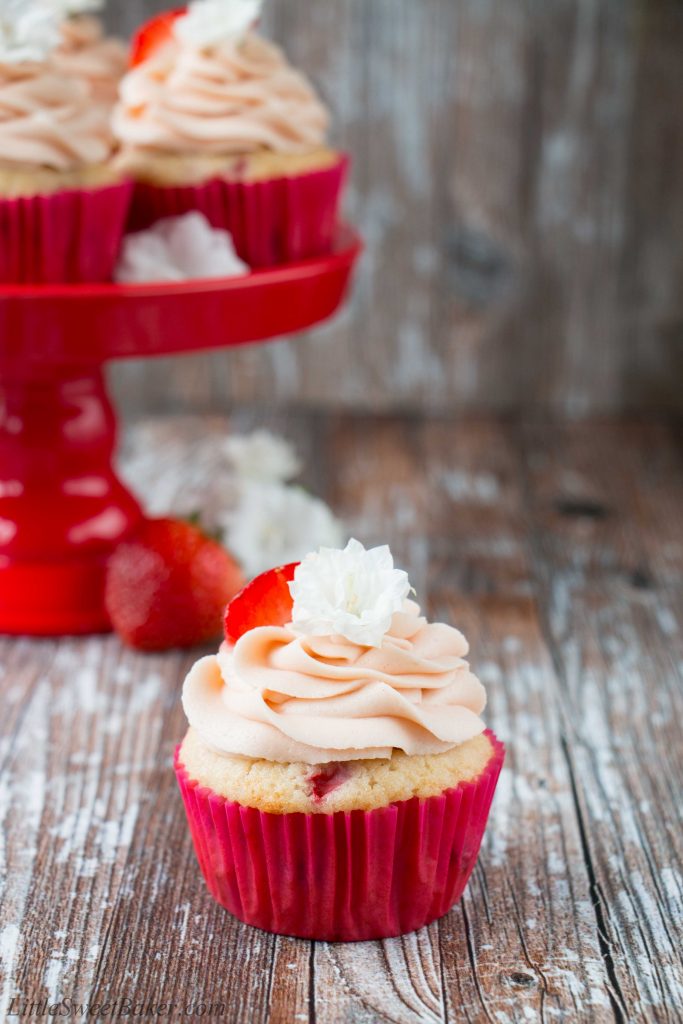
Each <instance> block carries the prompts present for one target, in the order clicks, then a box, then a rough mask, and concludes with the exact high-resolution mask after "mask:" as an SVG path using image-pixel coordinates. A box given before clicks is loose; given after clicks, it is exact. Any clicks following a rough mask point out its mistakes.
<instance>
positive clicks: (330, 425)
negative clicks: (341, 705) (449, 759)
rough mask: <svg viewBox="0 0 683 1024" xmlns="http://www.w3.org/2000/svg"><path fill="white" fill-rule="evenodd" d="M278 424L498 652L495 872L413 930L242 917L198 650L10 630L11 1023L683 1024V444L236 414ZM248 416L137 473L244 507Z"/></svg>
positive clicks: (320, 474)
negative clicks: (203, 832)
mask: <svg viewBox="0 0 683 1024" xmlns="http://www.w3.org/2000/svg"><path fill="white" fill-rule="evenodd" d="M264 421H265V422H266V424H267V425H270V426H271V427H274V428H275V429H278V430H281V431H282V432H284V433H287V434H288V435H289V436H290V437H291V438H292V439H293V440H295V442H296V443H297V444H298V445H299V447H300V448H301V449H302V452H303V454H304V456H305V458H306V460H307V471H306V475H305V483H306V484H307V485H309V486H310V487H311V488H313V489H315V490H316V491H317V492H318V493H320V494H321V495H322V496H324V497H325V498H326V499H327V500H329V501H330V502H331V503H332V504H333V506H334V507H335V508H336V510H337V511H338V512H339V513H340V514H341V515H342V516H343V517H344V518H345V519H346V520H347V522H348V523H349V525H350V527H351V529H352V531H353V533H355V534H356V535H357V536H359V537H360V538H361V539H362V540H364V541H365V542H380V541H388V542H389V543H390V544H391V545H392V548H393V549H394V552H395V554H396V555H397V556H398V559H399V561H400V562H401V563H402V564H403V565H405V567H406V568H408V569H409V570H410V574H411V577H412V580H413V583H414V585H415V586H416V588H417V590H418V594H419V595H421V596H422V598H423V599H424V604H425V605H426V607H427V608H428V611H429V614H430V615H431V616H438V617H440V618H443V619H444V620H446V621H451V622H454V623H456V624H457V625H458V626H460V627H461V628H462V629H463V630H464V631H465V632H466V634H467V635H468V636H469V638H470V640H471V645H472V655H471V658H472V662H473V665H474V668H475V669H476V670H477V671H478V673H479V674H480V676H481V678H482V680H483V681H484V682H485V684H486V685H487V687H488V692H489V708H488V712H487V721H488V722H489V724H490V725H491V726H492V727H493V729H494V730H495V731H496V732H497V733H498V735H499V736H500V737H501V738H502V739H503V740H504V741H505V743H506V744H507V746H508V759H507V764H506V768H505V770H504V773H503V776H502V778H501V782H500V786H499V789H498V793H497V796H496V799H495V802H494V806H493V811H492V816H491V821H490V826H489V830H488V833H487V837H486V840H485V843H484V847H483V849H482V854H481V858H480V861H479V864H478V866H477V868H476V870H475V872H474V875H473V877H472V880H471V882H470V885H469V887H468V889H467V891H466V893H465V896H464V898H463V900H462V902H461V904H460V905H459V906H457V907H456V908H455V909H454V910H453V911H452V912H451V913H450V914H449V915H448V916H447V917H445V918H443V919H442V920H441V921H439V922H438V923H436V924H433V925H431V926H430V927H429V928H427V929H425V930H424V931H422V932H420V933H417V934H413V935H408V936H406V937H404V938H401V939H395V940H391V941H387V942H381V943H379V942H378V943H365V944H360V945H350V946H344V945H326V944H322V943H321V944H318V943H312V942H304V941H298V940H294V939H283V938H275V937H273V936H270V935H266V934H264V933H261V932H258V931H255V930H251V929H249V928H247V927H245V926H243V925H241V924H239V923H238V922H237V921H235V920H233V919H232V918H231V917H230V916H229V915H228V914H227V913H226V912H225V911H223V910H222V909H221V908H220V907H218V906H216V905H215V904H214V903H213V902H212V901H211V899H210V897H209V895H208V893H207V892H206V890H205V888H204V885H203V882H202V881H201V878H200V876H199V871H198V868H197V865H196V863H195V859H194V854H193V851H192V847H191V844H190V839H189V834H188V831H187V828H186V825H185V821H184V815H183V809H182V806H181V802H180V798H179V795H178V793H177V791H176V784H175V780H174V777H173V773H172V770H171V758H172V753H173V748H174V745H175V744H176V743H177V741H178V740H179V739H180V737H181V736H182V734H183V729H184V724H185V723H184V718H183V714H182V711H181V708H180V704H179V699H178V698H179V692H180V687H181V683H182V680H183V676H184V674H185V672H186V670H187V668H188V666H189V665H190V663H191V661H192V660H193V658H194V657H196V656H197V655H196V652H193V653H177V652H175V653H170V654H166V655H160V656H151V657H150V656H142V655H139V654H136V653H134V652H132V651H129V650H126V649H124V648H122V647H121V645H120V644H119V642H118V641H117V640H116V639H115V638H113V637H106V638H88V639H83V640H60V641H44V642H36V641H30V640H27V639H13V640H11V639H6V640H3V641H2V659H1V664H2V687H3V691H2V692H3V704H2V707H3V714H2V721H1V722H0V733H1V735H2V754H1V756H2V789H1V795H0V808H1V810H0V816H1V817H2V824H3V838H4V844H3V847H2V850H1V851H0V852H1V856H2V878H1V884H2V914H3V916H2V924H1V930H0V958H1V961H2V969H3V976H4V983H3V986H2V992H3V999H4V1002H3V1006H2V1007H0V1019H3V1020H4V1019H6V1017H8V1015H9V1014H10V1013H16V1012H17V1011H18V1010H22V1009H24V1010H26V1009H27V1008H26V1006H25V1003H26V1001H29V1002H30V1001H31V1000H35V1001H36V1004H39V1003H40V1001H41V1000H43V999H47V998H49V999H50V1000H61V999H67V1000H73V1001H74V1003H75V1005H76V1007H77V1006H78V1004H79V1003H85V1002H86V1001H87V1000H88V998H89V997H91V996H92V997H93V998H94V997H98V998H100V999H101V1001H107V1000H108V1001H109V1002H110V1003H111V1002H113V1001H115V1000H118V1001H119V1004H118V1005H119V1007H123V1008H124V1009H125V1007H126V1005H127V1004H126V1003H125V1000H129V1001H130V1002H132V1003H135V1004H143V1003H144V1004H145V1005H144V1006H140V1005H138V1006H136V1009H137V1010H138V1011H140V1013H139V1019H146V1020H147V1019H148V1020H152V1019H157V1020H161V1019H167V1020H168V1019H170V1020H183V1019H192V1016H191V1015H193V1016H194V1017H198V1016H200V1014H201V1010H202V1008H203V1010H204V1014H203V1019H205V1020H224V1021H229V1022H236V1024H242V1022H248V1024H251V1022H265V1021H269V1022H272V1024H275V1022H286V1024H289V1022H295V1021H309V1022H317V1024H338V1022H356V1024H361V1022H362V1024H365V1022H367V1024H370V1022H373V1024H374V1022H376V1021H381V1022H384V1021H386V1022H389V1021H391V1022H396V1024H398V1022H401V1024H403V1022H405V1024H408V1022H417V1021H420V1022H422V1021H425V1022H446V1021H458V1022H459V1021H477V1022H478V1021H482V1022H491V1024H493V1022H495V1024H508V1022H516V1021H520V1022H521V1021H524V1022H528V1021H536V1020H538V1021H548V1022H553V1021H556V1020H558V1021H600V1022H603V1021H605V1022H608V1021H614V1020H616V1021H627V1022H631V1021H643V1020H644V1021H649V1020H653V1021H671V1022H673V1021H680V1020H681V1019H683V967H682V963H681V949H682V947H683V864H682V857H683V842H682V833H681V805H682V799H681V797H682V794H683V786H682V784H683V742H682V738H683V725H682V723H683V688H682V687H681V672H682V664H683V644H682V643H681V635H680V633H679V632H678V625H679V623H680V619H681V613H682V612H683V590H682V588H681V581H682V578H683V533H682V530H681V514H682V509H683V474H682V473H681V456H680V448H677V445H676V435H675V431H674V430H673V429H672V427H671V426H669V425H667V424H663V423H638V422H622V423H614V422H602V423H588V424H582V425H577V424H575V425H570V426H552V425H548V424H541V425H524V424H520V423H517V422H514V421H505V420H477V421H476V422H472V421H466V422H460V421H457V420H448V419H438V420H430V421H427V420H423V419H411V418H403V419H380V420H373V419H369V418H362V417H356V418H342V417H330V416H316V415H311V414H301V415H296V414H292V413H290V414H287V415H282V416H281V417H279V418H278V417H277V416H275V415H273V414H264V412H263V410H254V409H244V410H239V411H237V412H236V413H235V415H234V416H233V420H232V424H231V427H232V428H235V427H237V428H238V429H249V428H251V427H253V426H254V425H255V424H259V425H260V424H263V423H264ZM226 429H227V425H226V423H225V422H220V421H217V420H212V421H209V422H207V421H206V420H204V421H201V422H200V421H197V420H193V421H177V420H176V421H154V422H147V423H144V424H141V425H139V426H138V427H137V428H136V430H135V431H133V432H132V433H131V434H130V435H129V437H128V439H127V456H126V458H125V467H126V472H127V473H128V475H129V476H130V478H131V479H132V480H133V481H134V482H135V483H136V485H137V486H138V488H139V489H140V490H141V491H143V492H144V493H145V494H147V495H149V496H151V504H152V506H153V508H154V509H168V508H174V509H178V510H180V511H184V510H186V509H187V508H188V507H190V506H196V505H197V504H200V503H201V504H205V505H209V506H211V505H213V506H214V507H215V506H216V505H217V504H218V503H219V502H220V501H221V493H222V481H221V471H220V460H219V456H218V454H217V453H218V450H219V446H218V445H217V444H216V441H217V439H218V438H219V437H220V436H222V435H223V434H224V432H225V430H226ZM48 512H49V510H48ZM48 524H49V520H48ZM170 1004H172V1007H173V1008H172V1009H171V1006H170ZM71 1008H72V1009H73V1006H72V1007H71ZM115 1008H116V1007H115ZM35 1009H36V1008H35V1007H34V1010H35ZM37 1009H38V1010H39V1009H40V1006H39V1005H38V1006H37ZM186 1010H187V1011H188V1014H190V1015H188V1016H185V1011H186ZM8 1019H20V1018H17V1017H8Z"/></svg>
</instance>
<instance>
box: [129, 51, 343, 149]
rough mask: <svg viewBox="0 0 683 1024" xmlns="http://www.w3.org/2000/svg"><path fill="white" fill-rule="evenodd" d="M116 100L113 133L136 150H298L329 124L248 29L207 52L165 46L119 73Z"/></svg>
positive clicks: (277, 55) (294, 75) (296, 77)
mask: <svg viewBox="0 0 683 1024" xmlns="http://www.w3.org/2000/svg"><path fill="white" fill-rule="evenodd" d="M120 95H121V102H120V103H119V105H118V106H117V108H116V110H115V113H114V130H115V133H116V135H117V137H118V138H119V139H120V141H121V142H122V143H123V144H124V145H125V146H130V147H134V148H136V149H148V150H152V151H161V152H166V153H176V154H178V153H180V154H188V153H189V154H195V153H197V152H199V153H208V154H223V153H226V154H231V153H249V152H254V151H256V150H262V149H266V150H273V151H276V152H289V153H296V152H305V151H306V150H309V149H313V148H315V147H316V146H319V145H321V143H322V142H324V139H325V135H326V132H327V127H328V114H327V111H326V109H325V107H324V106H323V104H322V103H321V102H320V100H319V99H318V98H317V96H316V95H315V93H314V91H313V89H312V88H311V86H310V85H309V83H308V82H307V80H306V78H305V77H304V76H303V75H302V74H300V73H299V72H298V71H295V70H294V68H292V67H291V66H290V65H289V64H288V63H287V59H286V57H285V56H284V54H283V52H282V51H281V50H280V49H278V47H277V46H274V45H273V44H272V43H269V42H267V41H266V40H265V39H263V38H262V37H261V36H258V35H256V34H255V33H253V32H249V33H247V35H246V36H244V37H243V38H241V39H237V40H234V39H233V40H229V41H227V42H225V43H222V44H221V45H220V46H216V47H214V48H212V49H207V50H200V49H194V48H192V47H189V46H188V47H186V46H181V45H179V44H172V45H169V46H166V47H164V48H163V50H162V51H161V52H160V53H159V54H157V55H155V56H154V57H152V58H151V59H150V60H148V61H145V62H144V63H143V64H141V65H140V66H139V67H137V68H134V69H133V70H132V71H130V72H129V73H128V74H127V75H126V76H125V78H124V79H123V81H122V83H121V88H120Z"/></svg>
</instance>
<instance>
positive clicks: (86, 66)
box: [52, 16, 128, 106]
mask: <svg viewBox="0 0 683 1024" xmlns="http://www.w3.org/2000/svg"><path fill="white" fill-rule="evenodd" d="M61 33H62V42H61V45H60V46H59V47H58V48H57V49H56V50H55V51H54V54H53V58H52V59H53V61H54V64H55V66H56V67H57V68H59V70H60V71H61V72H63V73H64V74H65V75H71V76H73V77H75V78H81V79H83V80H84V81H85V82H87V83H88V84H89V86H90V88H91V90H92V96H93V98H94V99H95V100H96V101H98V102H100V103H106V104H109V106H113V104H114V103H115V102H116V99H117V96H118V86H119V81H120V80H121V78H122V77H123V75H124V73H125V71H126V68H127V65H128V56H127V51H126V47H125V46H124V44H123V43H122V42H120V41H119V40H118V39H112V38H109V37H108V36H106V35H105V34H104V32H103V29H102V24H101V22H100V21H99V20H98V19H97V18H91V17H87V16H82V17H77V18H67V19H66V21H64V22H63V24H62V26H61Z"/></svg>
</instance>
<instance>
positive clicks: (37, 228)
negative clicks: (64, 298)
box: [0, 182, 133, 284]
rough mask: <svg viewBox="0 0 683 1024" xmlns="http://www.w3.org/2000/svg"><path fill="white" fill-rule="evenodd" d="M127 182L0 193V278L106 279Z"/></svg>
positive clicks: (125, 206)
mask: <svg viewBox="0 0 683 1024" xmlns="http://www.w3.org/2000/svg"><path fill="white" fill-rule="evenodd" d="M132 192H133V185H132V182H121V183H117V184H115V185H107V186H106V187H104V188H96V189H73V190H71V189H70V190H65V191H62V192H54V193H51V194H48V195H37V196H19V197H18V198H15V199H0V281H1V282H2V283H4V284H67V283H73V284H86V283H95V282H103V281H110V280H111V278H112V276H113V272H114V267H115V265H116V261H117V259H118V255H119V249H120V247H121V239H122V237H123V232H124V228H125V224H126V219H127V217H128V211H129V208H130V202H131V197H132Z"/></svg>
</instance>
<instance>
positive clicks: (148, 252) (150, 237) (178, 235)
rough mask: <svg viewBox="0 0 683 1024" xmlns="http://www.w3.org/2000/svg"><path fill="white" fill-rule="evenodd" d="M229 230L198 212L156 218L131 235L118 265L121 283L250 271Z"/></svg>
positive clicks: (117, 277) (213, 275)
mask: <svg viewBox="0 0 683 1024" xmlns="http://www.w3.org/2000/svg"><path fill="white" fill-rule="evenodd" d="M248 273H249V267H248V266H247V264H246V263H244V262H243V261H242V260H241V259H240V258H239V256H238V255H237V253H236V252H235V248H234V246H233V244H232V236H231V235H230V233H229V232H228V231H223V230H221V229H220V228H213V227H211V225H210V224H209V222H208V220H207V219H206V217H205V216H204V215H203V214H201V213H197V212H193V213H186V214H183V215H182V216H180V217H167V218H166V219H165V220H160V221H157V223H156V224H154V225H153V226H152V227H151V228H149V229H148V230H147V231H138V232H136V233H135V234H132V235H128V236H127V237H126V238H125V239H124V241H123V247H122V249H121V256H120V258H119V263H118V266H117V268H116V274H115V277H116V280H117V281H118V282H119V283H122V284H123V283H126V284H132V283H143V282H145V281H189V280H191V279H197V278H202V279H206V278H212V277H213V278H215V277H238V276H240V275H242V274H248Z"/></svg>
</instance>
